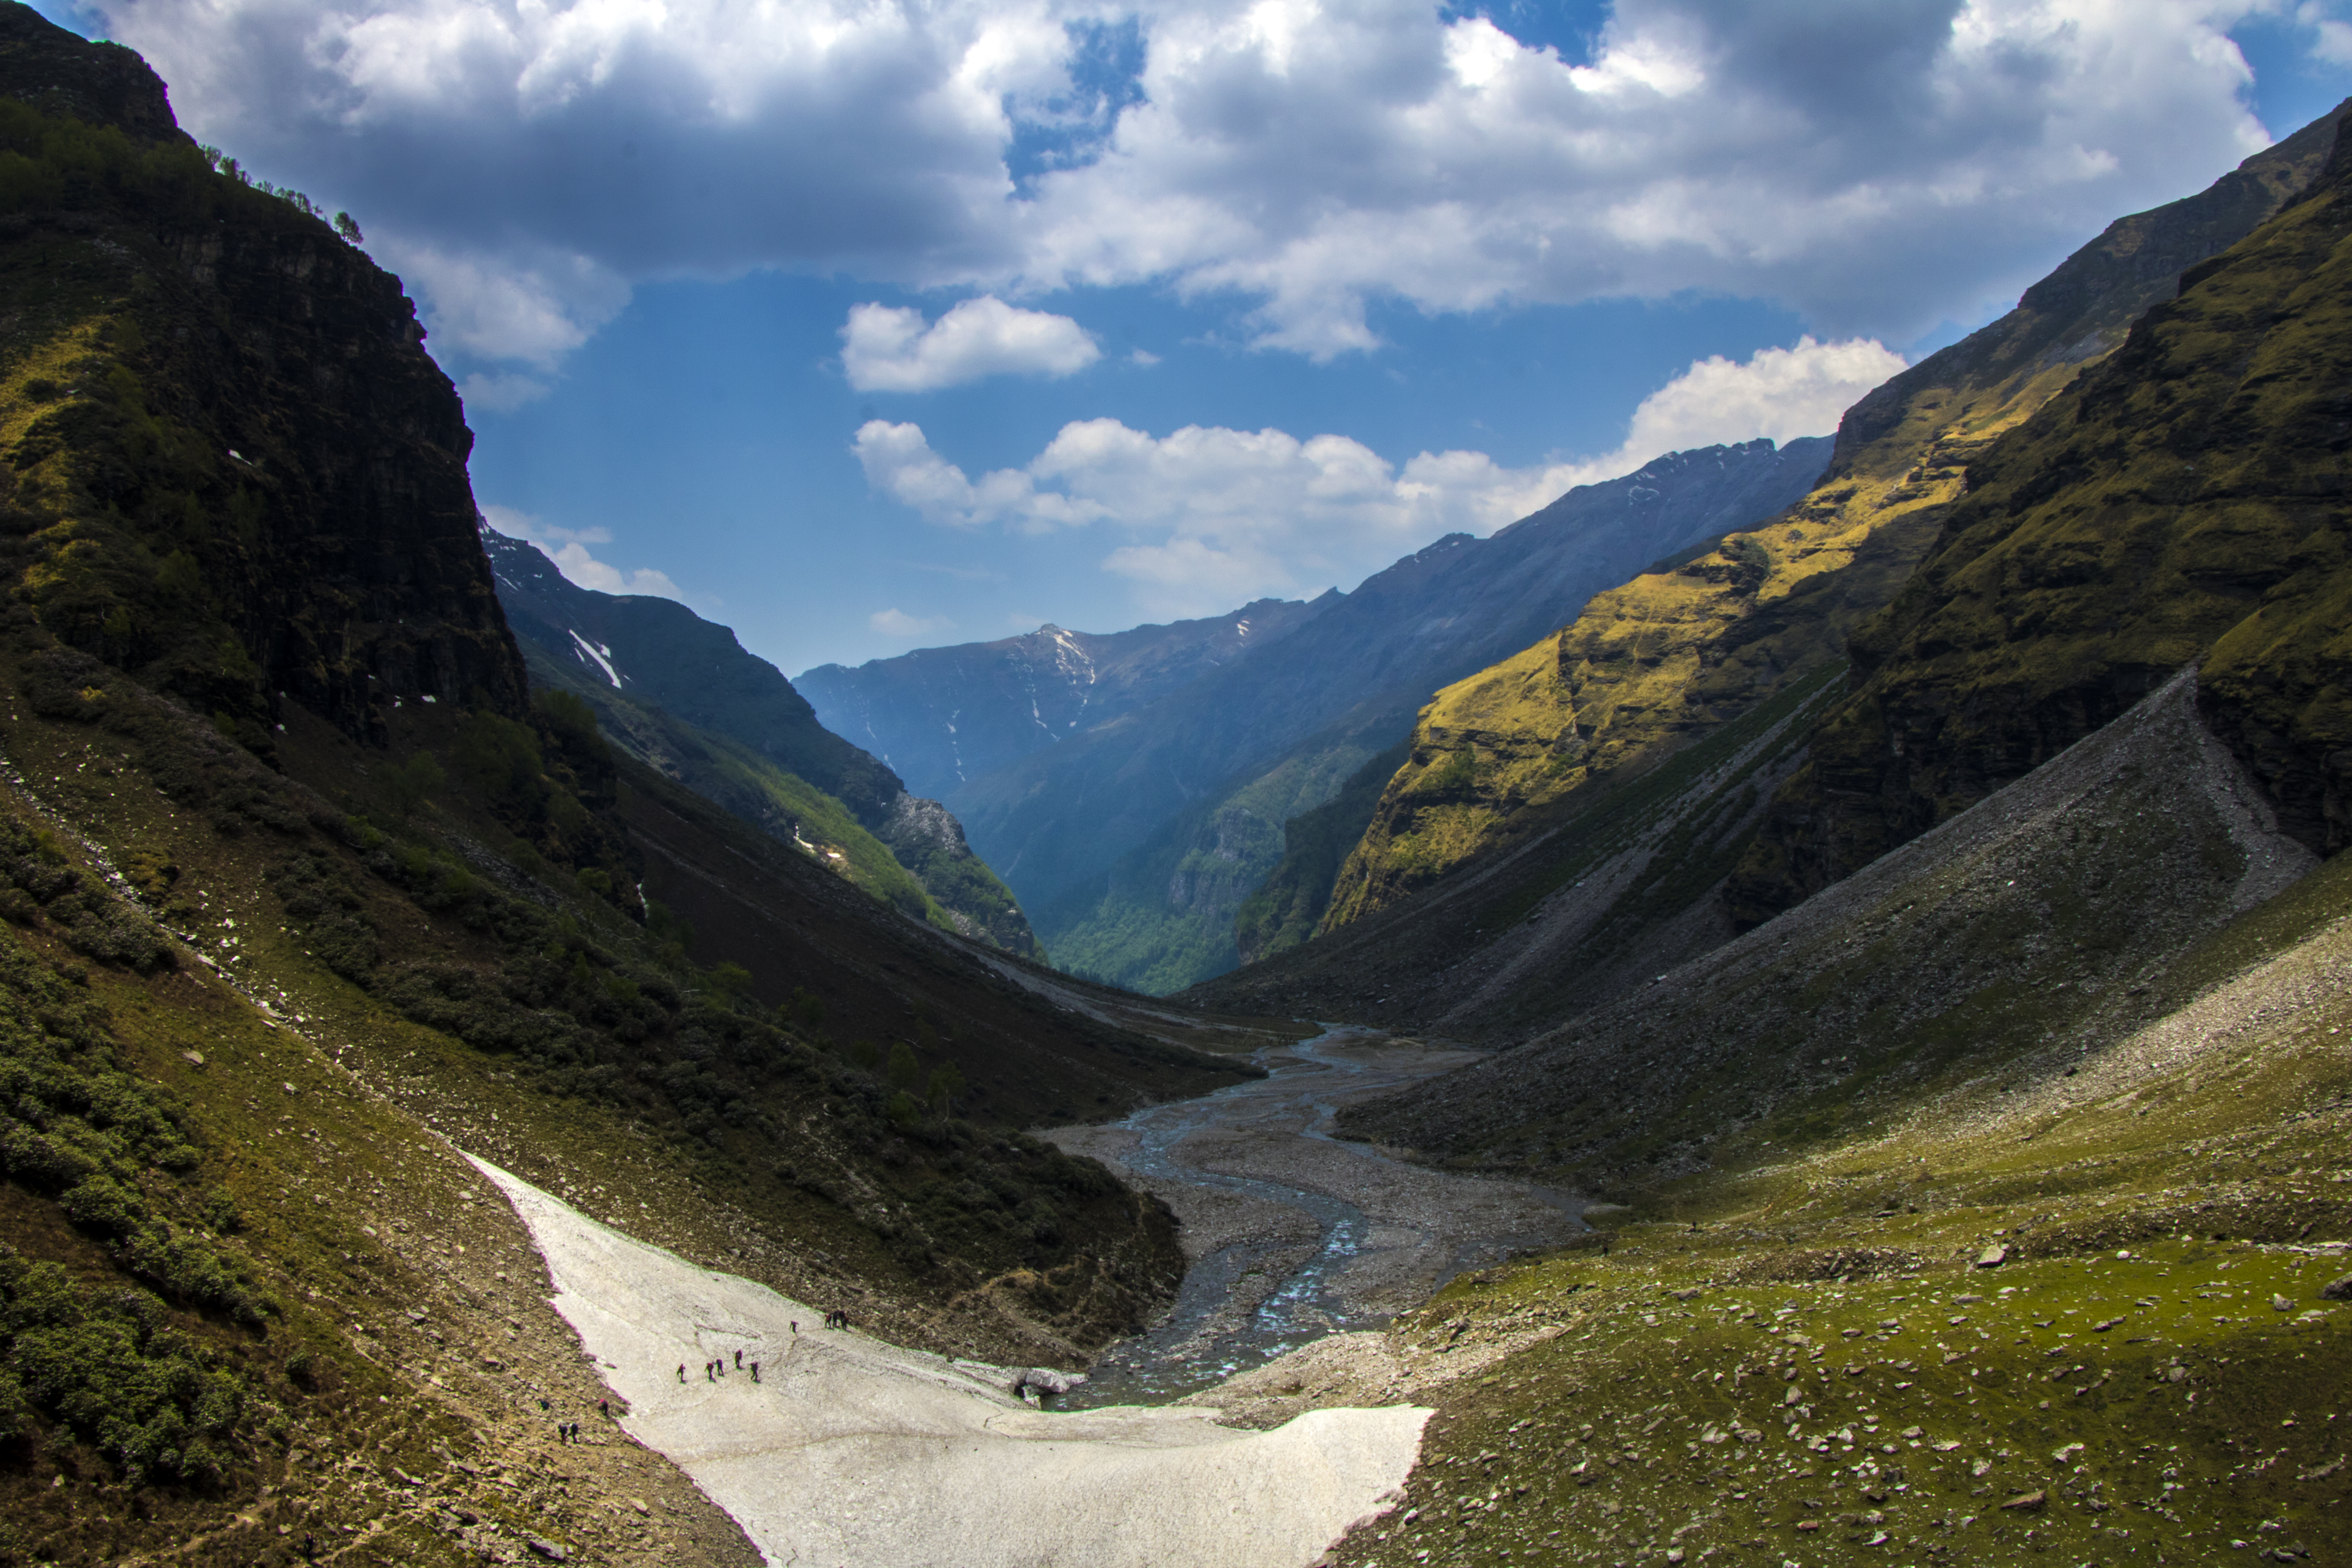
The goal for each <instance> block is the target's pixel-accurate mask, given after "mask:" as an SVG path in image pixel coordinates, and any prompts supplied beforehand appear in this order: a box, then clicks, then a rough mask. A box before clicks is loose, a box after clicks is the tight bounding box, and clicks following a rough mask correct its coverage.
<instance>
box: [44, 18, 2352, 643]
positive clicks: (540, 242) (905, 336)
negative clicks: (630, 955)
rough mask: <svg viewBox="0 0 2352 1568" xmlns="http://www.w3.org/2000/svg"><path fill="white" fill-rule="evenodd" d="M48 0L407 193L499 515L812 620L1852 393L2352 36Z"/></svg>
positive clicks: (1547, 464) (1043, 616) (1711, 428)
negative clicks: (73, 1)
mask: <svg viewBox="0 0 2352 1568" xmlns="http://www.w3.org/2000/svg"><path fill="white" fill-rule="evenodd" d="M37 4H38V5H39V8H40V9H42V10H43V11H44V12H45V13H47V15H49V16H51V17H52V18H54V19H57V20H59V21H61V22H64V23H66V24H67V25H68V26H76V27H77V28H78V29H79V30H81V31H84V32H87V33H90V34H92V35H94V36H109V37H116V38H119V39H121V40H122V41H124V42H127V43H130V44H131V45H132V46H133V47H138V48H140V49H142V52H144V53H146V54H147V55H148V57H149V58H150V60H151V61H152V63H153V64H154V65H155V66H156V67H157V68H158V69H159V70H160V71H161V72H162V73H163V76H164V77H165V79H167V80H168V81H169V82H171V84H172V86H173V100H174V103H175V105H176V107H177V108H178V110H179V112H180V114H181V117H182V120H183V122H184V124H186V125H187V127H188V129H189V130H190V131H191V132H193V133H194V134H195V135H196V136H197V137H198V138H199V139H200V140H204V141H207V142H214V143H215V144H218V145H220V146H222V147H224V148H225V149H226V150H227V151H229V152H231V153H236V154H237V155H238V156H240V158H242V159H244V160H245V161H246V163H247V164H248V166H250V167H251V168H252V169H253V170H254V171H255V172H256V173H257V174H259V175H261V176H263V177H266V178H269V179H272V180H275V181H277V182H278V183H281V184H289V185H292V186H296V187H299V188H300V189H303V190H305V191H307V192H309V193H310V195H313V196H314V197H316V198H318V199H320V200H321V201H324V202H326V203H328V204H330V205H333V206H337V207H346V208H348V209H349V210H350V211H351V212H352V214H353V215H354V216H356V217H357V218H358V219H359V221H360V222H361V224H362V226H363V227H365V229H366V230H367V232H368V236H369V248H370V249H371V251H372V252H373V254H375V255H376V257H377V258H378V259H379V260H381V261H383V263H384V264H385V265H387V266H390V267H393V268H394V269H395V270H398V271H400V272H401V273H402V275H403V277H404V279H406V280H407V281H408V283H409V285H410V287H411V290H412V292H413V293H415V295H416V296H417V298H418V299H419V300H420V302H421V304H422V305H423V307H424V310H425V319H426V321H427V324H428V326H429V327H430V328H431V330H432V337H431V339H430V340H429V342H428V347H429V348H431V349H432V350H433V352H435V353H436V356H438V357H439V358H440V359H441V361H442V363H443V364H444V365H445V367H446V368H447V369H448V370H449V371H450V373H451V374H452V376H453V378H454V379H456V380H457V382H458V383H459V384H460V385H461V387H462V388H464V389H465V390H466V392H467V410H468V417H469V422H470V423H471V424H472V426H473V427H474V429H475V432H476V435H477V446H476V450H475V455H474V460H473V473H474V481H475V489H476V492H477V495H478V499H479V500H481V502H482V503H483V504H484V506H485V507H486V508H487V509H488V510H489V512H490V515H491V516H492V518H493V520H494V521H499V522H500V523H501V524H502V525H503V526H507V527H509V529H512V530H520V531H527V532H530V534H531V535H532V536H533V537H536V538H538V539H540V540H541V542H542V543H543V545H544V547H545V548H547V549H549V550H550V551H551V552H554V553H557V554H558V556H559V560H560V561H561V562H562V563H563V564H564V565H565V567H566V569H567V571H569V572H570V573H572V575H573V576H574V577H575V578H576V579H578V580H581V581H583V582H586V583H589V584H591V585H593V586H600V587H608V588H632V587H635V588H644V589H650V590H652V591H659V592H669V593H674V594H676V595H677V596H679V597H682V598H684V599H685V600H686V601H687V602H688V603H689V604H691V605H695V606H696V607H697V608H698V609H700V610H702V611H703V612H704V613H705V614H707V615H709V616H712V617H713V618H715V619H719V620H722V621H725V622H727V623H728V624H730V625H732V626H735V627H737V628H738V630H739V632H740V635H741V636H742V637H743V640H744V641H745V643H746V644H747V645H748V646H750V647H752V648H753V649H754V650H755V651H758V652H760V653H762V654H764V655H766V656H768V657H770V658H773V659H774V660H776V662H777V663H778V664H780V665H781V666H782V668H784V669H786V670H787V671H788V672H793V673H797V672H798V671H799V670H800V669H802V668H806V667H807V666H809V665H811V664H814V663H818V662H823V661H825V660H830V659H839V660H845V661H848V662H856V660H859V659H862V658H872V657H877V656H881V655H887V654H890V653H895V652H899V651H903V650H904V649H906V648H908V647H917V646H923V645H927V644H936V643H940V642H953V641H964V640H974V639H985V638H992V637H1002V636H1005V635H1009V634H1010V633H1012V632H1013V631H1016V630H1025V629H1028V628H1030V627H1032V626H1034V625H1035V624H1036V623H1037V622H1039V621H1042V620H1053V621H1055V622H1058V623H1060V624H1063V625H1066V626H1079V627H1083V628H1086V629H1089V630H1109V629H1114V628H1116V627H1118V626H1127V625H1131V624H1134V623H1136V622H1138V621H1140V620H1146V619H1160V618H1167V617H1169V616H1176V615H1188V614H1212V613H1214V612H1216V611H1217V610H1219V609H1221V608H1223V607H1228V606H1230V605H1234V604H1237V603H1240V602H1242V601H1244V600H1245V599H1247V598H1250V597H1254V596H1256V595H1259V594H1263V593H1276V594H1282V595H1311V594H1313V593H1316V592H1318V591H1320V590H1321V589H1322V588H1324V587H1326V586H1328V585H1331V584H1339V585H1340V586H1342V587H1349V586H1352V585H1353V584H1354V583H1355V582H1356V581H1358V580H1360V578H1361V577H1362V576H1363V575H1364V574H1366V573H1368V572H1370V571H1372V570H1376V569H1377V568H1378V567H1379V566H1381V565H1382V564H1384V563H1386V562H1388V561H1389V560H1391V559H1393V558H1394V557H1396V556H1398V555H1400V554H1402V553H1405V552H1408V551H1410V550H1412V549H1415V548H1418V547H1419V546H1420V545H1421V544H1423V543H1426V542H1428V540H1429V539H1431V538H1433V537H1434V536H1435V535H1436V534H1438V533H1441V532H1444V531H1448V530H1449V529H1453V528H1469V529H1472V530H1474V531H1486V530H1489V529H1491V528H1493V527H1496V526H1498V525H1499V524H1501V523H1502V522H1506V521H1509V520H1510V519H1511V518H1512V517H1515V516H1517V515H1520V514H1521V513H1523V512H1524V511H1526V510H1531V509H1532V507H1533V506H1535V505H1537V504H1540V502H1541V501H1542V500H1547V499H1549V496H1550V495H1552V494H1555V493H1557V492H1558V490H1559V489H1564V488H1566V487H1567V485H1569V484H1570V483H1575V482H1580V481H1581V480H1584V479H1592V478H1599V477H1605V476H1606V475H1607V474H1610V473H1613V472H1622V471H1624V470H1625V469H1626V468H1630V467H1632V466H1633V465H1635V464H1637V463H1638V462H1640V461H1642V460H1643V459H1645V458H1648V457H1651V456H1654V455H1655V454H1656V453H1657V452H1659V451H1663V450H1667V449H1671V448H1672V447H1675V446H1684V445H1695V444H1703V443H1704V442H1706V441H1711V440H1737V439H1746V438H1748V437H1754V436H1758V435H1769V436H1773V437H1780V438H1785V437H1790V436H1795V435H1802V434H1819V433H1825V432H1826V431H1827V430H1828V429H1830V428H1831V427H1832V426H1834V423H1835V419H1836V415H1837V412H1838V410H1840V409H1841V408H1843V406H1844V405H1845V404H1846V403H1847V402H1850V401H1851V400H1852V399H1853V396H1856V395H1859V394H1860V393H1861V392H1862V391H1864V390H1866V389H1867V388H1868V387H1869V386H1870V385H1872V384H1875V382H1876V381H1878V380H1880V379H1883V378H1884V376H1885V374H1889V373H1890V372H1891V371H1892V370H1893V369H1895V368H1896V367H1897V366H1899V364H1900V363H1903V362H1904V361H1905V360H1916V358H1917V357H1918V356H1919V355H1920V354H1921V353H1926V352H1929V351H1931V350H1932V349H1933V348H1935V347H1937V346H1938V345H1940V344H1941V343H1943V342H1948V341H1950V340H1951V339H1952V338H1954V337H1956V336H1957V335H1958V334H1959V333H1961V332H1963V331H1967V330H1969V328H1972V327H1974V326H1976V325H1978V324H1979V323H1980V322H1982V321H1986V320H1989V319H1990V317H1991V316H1992V315H1995V314H1997V313H1999V311H2000V310H2003V309H2006V308H2007V306H2008V305H2009V304H2010V303H2011V301H2013V300H2014V298H2015V296H2016V294H2017V292H2018V291H2019V289H2021V288H2022V287H2023V285H2024V284H2026V283H2028V282H2030V281H2032V279H2034V278H2036V277H2038V276H2040V275H2041V274H2042V272H2044V271H2046V270H2048V268H2050V267H2051V266H2052V265H2053V264H2054V263H2055V262H2056V261H2057V260H2058V259H2059V258H2062V257H2063V255H2064V254H2065V253H2066V252H2067V251H2068V250H2069V249H2071V248H2073V247H2074V246H2075V245H2077V244H2080V243H2081V242H2082V241H2083V240H2084V239H2086V238H2088V237H2090V236H2091V235H2093V234H2094V233H2095V232H2096V231H2097V230H2098V228H2099V227H2101V226H2103V225H2104V224H2105V222H2106V221H2107V220H2108V219H2109V218H2112V217H2114V216H2118V215H2120V214H2122V213H2124V212H2128V211H2133V210H2137V209H2139V208H2142V207H2145V206H2147V205H2153V204H2154V203H2156V202H2159V201H2163V200H2168V199H2170V198H2172V197H2175V196H2178V195H2186V194H2188V193H2189V192H2191V191H2193V190H2196V189H2199V188H2200V187H2202V186H2203V185H2204V184H2208V183H2210V181H2211V180H2212V179H2213V178H2214V177H2216V176H2217V175H2219V174H2221V173H2222V172H2223V171H2224V170H2225V169H2227V168H2228V167H2230V166H2231V164H2233V163H2236V162H2237V161H2238V160H2239V159H2240V158H2242V157H2243V156H2245V155H2246V154H2247V153H2250V152H2252V151H2254V150H2256V149H2257V148H2258V147H2259V146H2261V145H2262V144H2263V142H2264V140H2265V139H2266V138H2267V137H2268V136H2272V135H2277V134H2284V132H2287V131H2290V130H2292V129H2294V127H2295V126H2297V125H2299V124H2301V123H2303V122H2304V121H2306V120H2308V119H2309V118H2311V117H2312V116H2314V115H2315V114H2317V113H2319V112H2321V111H2323V110H2326V108H2327V107H2329V106H2331V105H2332V104H2333V103H2334V102H2336V100H2338V99H2339V98H2341V97H2342V96H2344V95H2345V94H2347V92H2352V26H2347V25H2346V22H2345V20H2344V12H2343V11H2342V10H2340V9H2339V8H2338V7H2337V6H2336V5H2332V4H2289V3H2286V0H2275V3H2270V4H2263V3H2259V0H2256V3H2245V0H2240V3H2212V4H2197V3H2193V0H2141V3H2139V4H2137V5H2131V6H2118V5H2114V4H2112V3H2111V0H2037V3H2029V0H1813V3H1811V4H1807V5H1787V6H1758V5H1748V4H1744V3H1741V0H1616V3H1615V4H1608V3H1587V4H1570V5H1528V4H1525V3H1519V4H1506V5H1499V6H1495V7H1492V8H1483V9H1482V8H1475V7H1468V6H1462V5H1454V6H1452V7H1450V8H1438V9H1432V8H1430V7H1428V6H1426V5H1406V4H1389V3H1387V0H1362V3H1360V4H1359V5H1353V6H1349V7H1344V8H1341V7H1333V8H1330V9H1328V10H1324V11H1318V9H1317V8H1316V7H1315V6H1314V5H1311V4H1308V3H1307V0H1258V3H1255V4H1241V3H1234V4H1219V3H1217V0H1171V3H1169V4H1166V5H1159V6H1143V7H1118V6H1106V5H1064V4H1056V3H1053V0H1035V3H1031V4H1019V5H1010V4H1004V5H957V4H954V3H952V0H943V3H940V4H934V5H924V6H919V7H918V6H913V5H905V6H897V5H849V4H847V0H840V3H837V4H836V3H834V0H795V3H794V4H792V5H782V6H774V7H756V6H752V5H749V4H747V3H746V0H671V3H670V4H668V5H666V6H661V7H655V6H652V5H644V4H640V3H638V0H600V3H599V4H596V5H585V4H578V5H562V4H555V5H522V4H520V0H316V3H315V4H312V5H286V4H283V3H281V0H84V3H81V4H75V5H68V4H66V3H64V0H37Z"/></svg>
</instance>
